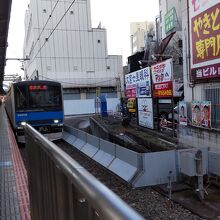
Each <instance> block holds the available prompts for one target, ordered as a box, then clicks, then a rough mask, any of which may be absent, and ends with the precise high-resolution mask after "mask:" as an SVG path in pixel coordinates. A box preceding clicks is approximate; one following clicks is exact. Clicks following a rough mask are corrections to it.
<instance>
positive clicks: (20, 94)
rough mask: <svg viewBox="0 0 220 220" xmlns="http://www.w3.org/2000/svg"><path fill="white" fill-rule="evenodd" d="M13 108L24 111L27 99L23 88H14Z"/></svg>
mask: <svg viewBox="0 0 220 220" xmlns="http://www.w3.org/2000/svg"><path fill="white" fill-rule="evenodd" d="M15 106H16V109H17V110H22V109H26V107H27V98H26V87H25V86H15Z"/></svg>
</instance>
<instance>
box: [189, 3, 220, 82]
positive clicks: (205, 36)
mask: <svg viewBox="0 0 220 220" xmlns="http://www.w3.org/2000/svg"><path fill="white" fill-rule="evenodd" d="M190 17H191V22H190V23H191V24H190V29H191V36H190V40H191V54H192V59H191V78H192V80H194V81H204V80H206V81H207V82H209V81H208V80H207V79H216V78H219V80H220V63H219V59H220V2H219V0H203V1H201V0H193V1H190Z"/></svg>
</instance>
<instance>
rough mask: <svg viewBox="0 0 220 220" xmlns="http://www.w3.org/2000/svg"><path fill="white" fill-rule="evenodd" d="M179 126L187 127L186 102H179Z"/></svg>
mask: <svg viewBox="0 0 220 220" xmlns="http://www.w3.org/2000/svg"><path fill="white" fill-rule="evenodd" d="M179 124H180V125H185V126H186V125H187V107H186V102H179Z"/></svg>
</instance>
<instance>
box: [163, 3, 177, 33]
mask: <svg viewBox="0 0 220 220" xmlns="http://www.w3.org/2000/svg"><path fill="white" fill-rule="evenodd" d="M164 20H165V33H166V34H167V33H168V32H169V31H171V30H172V29H174V28H175V27H176V9H175V7H173V8H171V9H170V10H169V11H168V12H167V13H166V14H165V17H164Z"/></svg>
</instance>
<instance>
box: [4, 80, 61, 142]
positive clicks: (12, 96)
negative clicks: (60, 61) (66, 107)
mask: <svg viewBox="0 0 220 220" xmlns="http://www.w3.org/2000/svg"><path fill="white" fill-rule="evenodd" d="M5 108H6V111H7V114H8V116H9V119H10V122H11V124H12V127H13V129H14V132H15V135H16V137H17V140H18V142H19V143H24V142H25V138H24V126H25V125H26V123H28V124H30V125H31V126H33V127H34V128H35V129H36V130H38V131H39V132H41V133H42V134H44V135H45V136H46V137H47V138H48V139H50V140H56V139H59V138H61V136H62V131H63V122H64V113H63V99H62V86H61V84H60V83H58V82H53V81H44V80H42V81H41V80H39V81H38V80H34V81H22V82H17V83H13V84H12V85H11V87H10V89H9V91H8V93H7V95H6V99H5Z"/></svg>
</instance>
